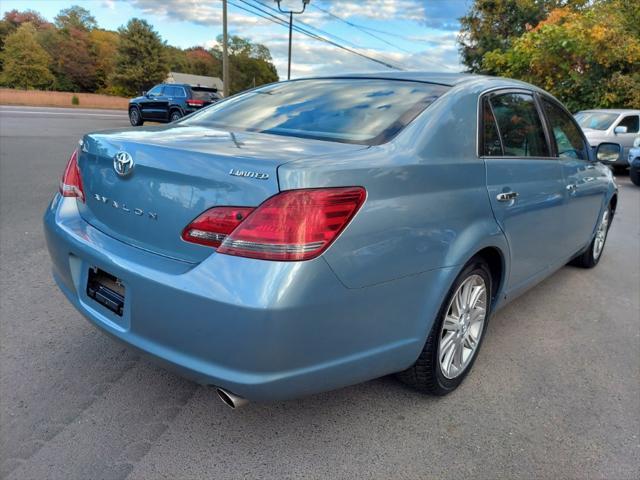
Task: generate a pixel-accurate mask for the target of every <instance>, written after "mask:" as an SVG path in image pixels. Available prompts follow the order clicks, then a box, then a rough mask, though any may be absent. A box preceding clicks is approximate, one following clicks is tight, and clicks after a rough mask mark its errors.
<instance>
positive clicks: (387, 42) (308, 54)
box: [0, 0, 471, 78]
mask: <svg viewBox="0 0 640 480" xmlns="http://www.w3.org/2000/svg"><path fill="white" fill-rule="evenodd" d="M470 1H471V0H369V1H367V0H361V1H354V0H311V4H310V5H309V6H308V7H307V10H306V11H305V13H304V14H302V15H299V16H296V17H295V21H296V22H297V21H302V22H304V23H305V24H306V25H302V24H300V26H302V27H303V28H306V29H308V30H311V31H313V32H314V33H316V34H319V35H322V36H324V37H328V38H330V39H331V40H333V41H336V42H337V43H340V44H343V45H345V46H347V47H349V48H352V49H355V50H358V51H360V52H362V53H365V54H366V55H369V56H371V57H375V58H378V59H380V60H382V61H385V62H387V63H390V64H393V65H398V66H400V67H403V68H405V69H410V70H418V69H419V70H433V71H460V70H461V69H462V67H461V66H460V64H459V58H458V53H457V45H456V36H457V34H458V29H459V25H458V18H459V17H460V16H461V15H463V14H464V13H465V12H466V10H467V9H468V7H469V4H470ZM229 2H230V4H229V30H230V33H232V34H235V35H240V36H242V37H247V38H249V39H251V40H252V41H256V42H260V43H263V44H264V45H266V46H267V47H268V48H269V49H270V50H271V54H272V56H273V58H274V63H275V64H276V67H277V69H278V73H279V74H280V77H281V78H284V77H286V73H287V72H286V68H287V44H288V43H287V42H288V29H287V28H285V27H283V26H281V25H276V24H274V23H272V22H270V21H268V20H265V19H263V18H260V17H259V16H257V15H256V14H255V13H254V12H255V9H253V8H250V7H249V6H248V5H247V4H253V5H256V6H259V7H260V8H262V9H263V10H268V7H267V6H262V5H260V3H262V4H264V5H268V6H270V7H276V4H275V3H274V2H273V1H272V0H229ZM301 3H302V2H301V0H283V2H282V5H283V7H285V6H288V5H290V6H293V7H295V8H298V7H299V6H300V5H301ZM74 4H77V5H81V6H83V7H85V8H87V9H88V10H90V11H91V13H92V14H93V15H94V16H95V17H96V20H97V21H98V24H99V25H100V27H102V28H107V29H113V30H115V29H116V28H118V27H119V26H121V25H123V24H125V23H126V22H127V20H129V19H130V18H132V17H139V18H145V19H146V20H147V21H148V22H149V23H151V24H152V25H153V26H154V28H155V29H156V30H157V31H158V32H159V33H160V35H161V36H162V38H163V39H164V40H166V41H167V43H169V44H170V45H175V46H178V47H183V48H185V47H191V46H196V45H202V46H207V47H208V46H212V45H214V44H215V38H216V36H217V35H219V34H220V33H222V24H221V18H222V2H221V1H220V0H206V1H205V0H127V1H125V0H76V1H61V0H30V1H28V0H2V2H1V3H0V6H1V8H2V12H5V11H7V10H11V9H14V8H16V9H18V10H26V9H32V10H36V11H38V12H40V13H41V14H42V15H43V16H44V17H45V18H47V19H48V20H53V18H54V17H55V15H56V14H57V13H58V12H59V11H60V10H61V9H63V8H67V7H69V6H71V5H74ZM232 4H235V5H232ZM241 7H242V8H245V9H248V10H251V11H252V12H247V11H246V10H243V9H242V8H241ZM268 11H270V10H268ZM270 12H271V13H274V14H275V12H273V11H270ZM327 12H330V13H327ZM331 14H333V15H335V16H337V17H340V18H341V19H342V20H340V19H338V18H336V17H335V16H332V15H331ZM343 20H344V21H343ZM345 21H346V22H350V23H353V24H356V25H358V26H361V27H365V28H366V29H368V30H366V32H368V33H365V32H364V31H362V30H361V29H357V28H354V27H352V26H350V25H349V24H347V23H346V22H345ZM315 28H317V29H320V30H321V31H318V30H315ZM336 37H337V38H336ZM375 37H379V38H375ZM380 69H385V67H383V66H381V65H378V64H376V63H372V62H370V61H368V60H365V59H362V58H360V57H358V56H355V55H353V54H350V53H347V52H345V51H342V50H340V49H337V48H336V47H333V46H330V45H328V44H326V43H323V42H320V41H317V40H314V39H311V38H309V37H306V36H304V35H302V34H299V33H294V46H293V63H292V77H299V76H305V75H314V74H331V73H340V72H342V73H344V72H347V71H351V72H355V71H374V70H380Z"/></svg>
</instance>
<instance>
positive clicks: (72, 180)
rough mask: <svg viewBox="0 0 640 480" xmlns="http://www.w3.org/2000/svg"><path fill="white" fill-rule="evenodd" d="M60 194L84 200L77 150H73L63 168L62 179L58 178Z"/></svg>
mask: <svg viewBox="0 0 640 480" xmlns="http://www.w3.org/2000/svg"><path fill="white" fill-rule="evenodd" d="M60 194H62V196H63V197H77V198H79V199H80V200H82V201H83V202H84V190H83V188H82V178H81V177H80V170H79V169H78V150H77V149H76V150H74V151H73V153H72V154H71V157H70V158H69V161H68V162H67V167H66V168H65V169H64V174H63V175H62V180H60Z"/></svg>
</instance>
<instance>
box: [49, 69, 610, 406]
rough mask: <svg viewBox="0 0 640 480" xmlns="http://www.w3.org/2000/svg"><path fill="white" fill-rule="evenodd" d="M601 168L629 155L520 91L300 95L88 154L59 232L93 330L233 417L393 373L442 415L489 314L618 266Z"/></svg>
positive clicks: (61, 260)
mask: <svg viewBox="0 0 640 480" xmlns="http://www.w3.org/2000/svg"><path fill="white" fill-rule="evenodd" d="M460 132H464V134H463V135H461V134H460ZM601 150H603V151H604V150H606V151H607V152H608V153H607V154H610V155H613V156H617V155H619V153H620V152H619V150H620V146H619V145H612V144H606V143H605V144H602V145H600V146H599V147H598V148H597V149H596V151H595V152H592V151H591V149H590V147H589V145H588V143H587V140H586V139H585V137H584V135H583V133H582V131H581V130H580V127H579V126H578V124H577V123H576V122H575V120H574V118H573V116H572V115H571V114H570V113H569V112H568V111H567V110H566V109H565V108H564V107H563V106H562V104H560V103H559V102H558V101H557V100H556V99H555V98H553V97H552V96H551V95H549V94H548V93H546V92H545V91H543V90H541V89H539V88H537V87H534V86H532V85H529V84H527V83H523V82H518V81H515V80H509V79H504V78H491V77H484V76H475V75H465V74H435V73H416V72H389V73H370V74H360V75H349V76H342V77H327V78H311V79H299V80H293V81H287V82H281V83H274V84H271V85H267V86H263V87H259V88H257V89H254V90H251V91H248V92H245V93H241V94H239V95H236V96H235V97H234V101H228V102H220V103H218V104H216V105H212V106H210V107H209V108H206V109H204V110H202V111H200V112H196V113H194V114H193V115H191V116H189V117H188V118H184V119H182V120H180V121H178V122H176V123H173V124H171V125H168V126H166V127H154V128H142V129H136V130H132V129H124V130H117V131H110V132H102V133H90V134H87V135H85V136H84V137H83V138H82V139H81V141H80V146H79V147H77V149H76V150H75V151H74V152H73V154H72V155H71V157H70V159H69V162H68V164H67V167H66V170H65V173H64V176H63V179H62V181H61V185H60V192H59V193H58V194H56V195H55V197H54V199H53V200H52V202H51V203H50V205H49V206H48V208H47V210H46V213H45V216H44V224H45V233H46V239H47V245H48V248H49V252H50V255H51V258H52V260H53V272H54V278H55V280H56V282H57V284H58V285H59V287H60V289H61V290H62V292H64V294H65V295H66V297H67V298H68V300H69V301H70V302H71V303H72V304H73V305H74V306H75V307H76V308H77V309H78V310H79V311H80V312H81V313H82V314H83V315H84V316H85V317H87V319H88V320H89V321H90V322H92V323H93V324H95V325H96V326H98V327H99V328H100V329H102V330H104V331H106V332H108V333H109V334H111V335H113V336H115V337H117V338H119V339H120V340H122V341H124V342H127V343H129V344H131V345H134V346H136V347H137V348H139V349H141V350H142V351H145V352H147V353H149V354H151V355H154V356H156V357H158V358H160V359H163V360H164V361H165V363H166V364H168V365H170V366H173V367H174V368H176V369H178V370H179V371H181V372H182V373H183V374H185V375H186V376H189V377H191V378H194V379H196V380H198V381H199V382H202V383H205V384H209V385H215V386H216V387H217V392H218V395H219V396H220V398H221V399H222V400H223V401H224V402H225V403H226V404H228V405H230V406H232V407H237V406H239V405H241V404H243V403H246V400H247V399H250V400H253V399H255V400H269V399H285V398H292V397H297V396H302V395H308V394H311V393H314V392H320V391H326V390H331V389H335V388H339V387H342V386H346V385H351V384H354V383H357V382H363V381H366V380H369V379H372V378H376V377H379V376H383V375H387V374H390V373H394V372H398V376H399V378H400V379H401V380H402V381H403V382H406V383H407V384H409V385H411V386H413V387H415V388H416V389H418V390H419V391H422V392H426V393H431V394H436V395H444V394H447V393H449V392H451V391H453V390H454V389H455V388H456V387H457V386H458V385H459V384H460V383H461V382H462V380H463V379H464V378H465V376H466V375H467V373H468V372H469V371H470V369H471V367H472V365H473V363H474V361H475V359H476V357H477V354H478V351H479V348H480V345H481V343H482V340H483V338H484V336H485V332H486V330H487V323H488V322H489V319H490V316H491V314H492V312H494V311H495V310H496V309H498V308H500V307H501V306H503V305H505V304H506V303H507V302H508V301H510V300H511V299H513V298H515V297H517V296H518V295H519V294H520V293H522V292H523V291H525V290H526V289H528V288H530V287H531V286H533V285H535V284H536V283H538V282H540V281H541V280H542V279H543V278H545V277H547V276H549V275H551V274H552V273H553V272H554V271H556V270H557V269H558V268H560V267H562V266H563V265H565V264H566V263H567V262H573V263H574V264H575V265H578V266H580V267H585V268H591V267H594V266H595V265H597V264H598V262H599V261H600V259H601V258H602V252H603V249H604V246H605V241H606V239H607V232H608V230H609V226H610V225H611V221H612V219H613V216H614V213H615V211H616V205H617V201H618V193H617V190H618V189H617V186H616V183H615V180H614V178H613V174H612V173H611V170H610V169H609V168H608V167H607V166H605V165H603V164H601V163H600V162H598V161H597V159H596V158H597V157H600V154H601ZM594 154H595V155H596V157H594V156H593V155H594ZM538 293H542V292H538ZM557 321H558V322H562V318H558V319H557ZM524 328H525V330H526V326H524ZM494 333H496V334H500V331H499V330H498V331H495V332H494ZM531 348H532V349H535V348H537V347H536V346H535V345H534V344H533V343H532V345H531ZM567 348H579V345H574V346H573V347H567ZM485 375H489V374H485Z"/></svg>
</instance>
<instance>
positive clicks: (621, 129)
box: [575, 109, 640, 170]
mask: <svg viewBox="0 0 640 480" xmlns="http://www.w3.org/2000/svg"><path fill="white" fill-rule="evenodd" d="M575 118H576V120H577V121H578V124H579V125H580V127H581V128H582V131H583V132H584V134H585V136H586V137H587V140H589V143H590V144H591V146H592V147H597V146H598V145H599V144H601V143H603V142H613V143H618V144H620V145H621V146H622V151H621V152H620V157H619V158H617V159H616V161H615V162H612V163H610V165H611V166H612V167H615V168H616V169H618V170H622V169H626V168H627V165H628V164H627V155H628V154H629V149H630V148H631V147H632V146H633V141H634V139H635V138H636V136H637V135H638V133H639V132H640V110H607V109H600V110H583V111H581V112H578V113H576V114H575Z"/></svg>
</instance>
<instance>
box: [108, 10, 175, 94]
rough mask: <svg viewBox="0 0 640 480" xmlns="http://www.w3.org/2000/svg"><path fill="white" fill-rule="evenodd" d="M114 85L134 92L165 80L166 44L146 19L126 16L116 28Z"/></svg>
mask: <svg viewBox="0 0 640 480" xmlns="http://www.w3.org/2000/svg"><path fill="white" fill-rule="evenodd" d="M118 32H119V34H120V43H119V44H118V50H117V56H116V65H115V70H114V72H113V74H112V76H111V82H112V84H113V85H114V86H116V87H118V88H120V90H121V91H122V92H123V93H126V94H127V95H135V94H137V93H140V92H141V91H143V90H146V89H148V88H149V87H151V86H153V85H155V84H156V83H160V82H162V81H164V80H165V78H166V77H167V73H169V69H168V62H167V60H168V59H167V54H166V51H165V50H166V45H165V43H164V42H163V41H162V39H161V38H160V35H158V33H157V32H156V31H155V30H154V29H153V28H152V27H151V26H150V25H149V24H148V23H147V22H146V21H145V20H140V19H138V18H133V19H131V20H129V23H127V26H126V27H120V28H119V29H118Z"/></svg>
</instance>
